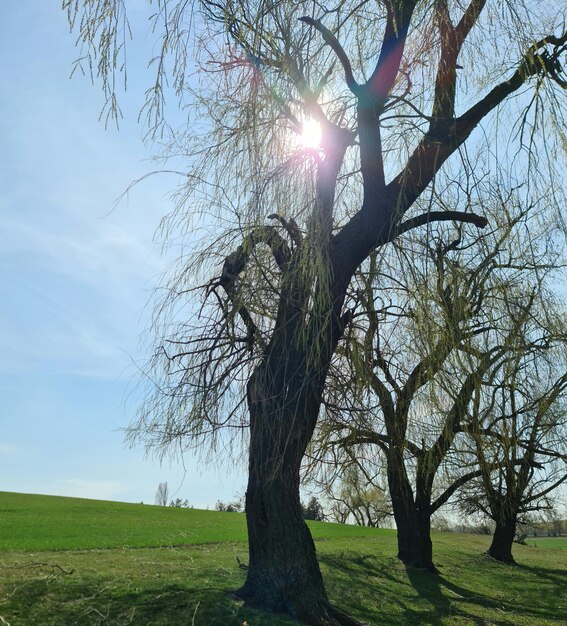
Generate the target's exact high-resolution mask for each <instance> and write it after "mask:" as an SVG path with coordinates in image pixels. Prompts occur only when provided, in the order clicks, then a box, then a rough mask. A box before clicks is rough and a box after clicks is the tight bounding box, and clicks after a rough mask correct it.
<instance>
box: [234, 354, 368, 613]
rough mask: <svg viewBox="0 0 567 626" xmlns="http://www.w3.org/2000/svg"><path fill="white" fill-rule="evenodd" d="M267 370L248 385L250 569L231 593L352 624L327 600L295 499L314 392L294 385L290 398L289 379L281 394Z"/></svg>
mask: <svg viewBox="0 0 567 626" xmlns="http://www.w3.org/2000/svg"><path fill="white" fill-rule="evenodd" d="M288 365H289V364H288ZM298 369H301V366H299V368H298ZM266 370H268V371H269V367H268V366H267V365H266V364H264V365H263V366H260V367H259V368H257V370H256V371H255V372H254V374H253V376H252V378H251V380H250V382H249V384H248V405H249V410H250V457H249V478H248V488H247V491H246V514H247V524H248V539H249V568H248V575H247V579H246V582H245V584H244V586H243V587H242V588H241V589H239V590H238V591H237V592H236V595H237V596H238V597H240V598H242V599H243V600H244V601H245V602H246V604H247V605H249V606H251V607H254V608H260V609H263V610H265V611H270V612H273V613H283V614H287V615H289V616H291V617H292V618H294V619H296V620H298V621H300V622H301V623H303V624H308V625H310V626H355V625H356V624H358V622H357V621H356V620H354V619H352V618H350V617H348V616H347V615H344V614H343V613H341V612H340V611H338V610H337V609H335V608H333V607H332V606H331V604H330V602H329V599H328V597H327V593H326V591H325V587H324V584H323V577H322V575H321V570H320V569H319V564H318V562H317V557H316V551H315V544H314V542H313V539H312V537H311V533H310V532H309V528H308V527H307V525H306V523H305V522H304V520H303V516H302V511H301V504H300V499H299V485H300V478H299V471H300V465H301V459H302V457H303V454H304V452H305V449H306V446H307V444H308V442H309V440H310V438H311V435H312V433H313V429H314V427H315V423H316V420H317V414H318V411H319V406H320V399H319V398H318V397H317V394H315V396H313V395H311V397H308V398H307V399H306V400H305V401H302V400H301V395H304V394H298V393H297V389H296V390H294V391H293V392H292V396H293V398H290V397H289V393H290V392H289V389H290V388H292V385H291V384H287V389H288V393H286V390H285V389H280V390H279V393H276V389H274V386H273V381H274V377H273V376H272V377H270V376H267V371H266ZM288 371H293V368H290V369H289V370H288ZM272 374H273V372H272ZM276 378H277V377H276ZM289 382H290V381H289V380H288V381H287V383H289ZM306 386H307V383H304V387H306ZM310 391H311V394H312V390H310ZM298 395H299V398H298ZM308 395H310V394H309V393H308ZM290 406H291V407H293V408H292V409H290V408H287V407H290Z"/></svg>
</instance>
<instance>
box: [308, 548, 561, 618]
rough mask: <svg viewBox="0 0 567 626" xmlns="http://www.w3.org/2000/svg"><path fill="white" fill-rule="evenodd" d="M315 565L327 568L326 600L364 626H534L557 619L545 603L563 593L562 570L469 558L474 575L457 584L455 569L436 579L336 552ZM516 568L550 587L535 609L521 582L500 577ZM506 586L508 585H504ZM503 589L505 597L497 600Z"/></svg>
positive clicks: (388, 561)
mask: <svg viewBox="0 0 567 626" xmlns="http://www.w3.org/2000/svg"><path fill="white" fill-rule="evenodd" d="M320 561H321V562H322V563H323V564H324V565H325V566H327V571H326V577H325V579H326V581H327V585H328V588H329V592H330V595H331V597H332V598H333V599H335V598H336V599H340V603H341V604H340V606H339V608H341V609H342V610H343V611H345V612H347V613H349V614H351V615H353V616H355V617H356V618H358V619H360V620H361V621H364V622H366V623H368V624H370V625H374V624H380V625H387V626H394V625H397V624H402V623H403V624H431V625H432V626H442V625H444V624H447V623H448V622H449V623H450V622H451V621H452V620H455V621H459V623H461V622H462V621H463V620H465V621H466V623H472V624H477V625H478V626H485V625H486V624H489V623H490V624H497V625H499V626H516V624H517V623H518V621H520V620H521V623H522V624H528V623H529V624H534V625H535V624H540V623H542V621H543V620H546V621H547V620H549V621H550V622H554V621H557V620H558V618H559V615H558V606H557V601H555V602H549V601H548V600H550V599H551V598H552V597H553V596H554V597H555V599H557V598H558V597H560V596H561V594H562V593H564V591H565V581H566V575H565V572H564V571H561V570H555V569H545V568H535V567H524V566H518V567H517V568H513V569H510V568H509V566H504V565H502V564H499V563H497V564H495V563H492V562H488V561H486V562H484V561H483V562H476V561H475V562H473V561H472V560H471V562H470V563H466V564H465V565H466V567H467V569H466V570H464V571H468V572H470V571H474V573H475V575H474V576H472V577H467V578H466V579H465V582H463V581H461V580H459V578H458V576H459V575H460V573H461V570H460V569H459V568H455V569H454V570H453V572H452V575H449V576H445V575H443V573H441V574H437V575H436V574H431V573H429V572H425V571H423V570H420V569H415V568H411V567H405V566H403V565H402V564H401V563H400V562H399V561H398V560H397V559H395V558H386V557H379V556H374V555H352V554H350V555H348V554H347V555H345V554H342V555H323V556H320ZM480 568H482V569H480ZM447 569H448V570H449V569H453V568H450V567H447ZM522 569H525V570H526V571H528V573H529V575H530V579H531V585H533V584H534V581H537V580H542V579H547V580H548V581H549V583H550V584H549V585H548V586H547V588H546V589H545V591H543V593H542V595H541V597H540V598H539V603H538V604H537V605H534V603H533V602H532V600H533V595H532V594H531V592H530V593H527V594H522V593H521V592H519V591H518V589H520V590H521V588H522V584H523V581H522V579H521V578H519V579H518V578H512V579H509V580H507V579H503V578H502V577H506V576H514V575H515V572H518V573H520V571H521V570H522ZM508 582H509V583H510V585H506V583H508ZM477 583H478V584H477ZM508 588H510V593H511V595H510V598H509V599H507V600H505V601H503V600H502V595H504V596H506V593H507V589H508ZM512 591H513V592H514V598H513V599H512ZM491 592H493V593H491ZM538 593H539V590H538ZM518 595H519V600H518Z"/></svg>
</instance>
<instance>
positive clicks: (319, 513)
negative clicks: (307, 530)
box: [301, 496, 325, 522]
mask: <svg viewBox="0 0 567 626" xmlns="http://www.w3.org/2000/svg"><path fill="white" fill-rule="evenodd" d="M301 510H302V513H303V519H310V520H315V521H316V522H323V521H324V520H325V513H324V511H323V506H322V504H321V503H320V502H319V500H317V498H316V497H315V496H311V497H310V498H309V501H308V502H307V504H303V502H302V503H301Z"/></svg>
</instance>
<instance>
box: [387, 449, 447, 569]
mask: <svg viewBox="0 0 567 626" xmlns="http://www.w3.org/2000/svg"><path fill="white" fill-rule="evenodd" d="M399 449H400V447H396V446H392V449H391V450H390V452H389V454H388V485H389V488H390V497H391V498H392V509H393V512H394V519H395V520H396V527H397V530H398V558H399V559H400V560H401V561H402V562H403V563H404V564H405V565H409V566H410V567H419V568H421V569H425V570H428V571H430V572H437V569H436V567H435V565H434V563H433V546H432V544H431V519H430V515H429V507H426V506H424V503H423V502H422V503H421V505H422V506H419V505H418V504H417V503H416V500H415V499H414V495H413V490H412V487H411V483H410V481H409V478H408V476H407V473H406V470H405V466H404V461H403V452H400V451H399Z"/></svg>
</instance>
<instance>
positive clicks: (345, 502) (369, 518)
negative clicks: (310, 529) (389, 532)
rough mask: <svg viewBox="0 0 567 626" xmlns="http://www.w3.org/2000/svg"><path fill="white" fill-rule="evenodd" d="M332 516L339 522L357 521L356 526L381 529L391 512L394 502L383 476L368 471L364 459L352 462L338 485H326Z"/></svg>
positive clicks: (329, 483) (330, 483)
mask: <svg viewBox="0 0 567 626" xmlns="http://www.w3.org/2000/svg"><path fill="white" fill-rule="evenodd" d="M325 495H326V497H327V499H328V500H329V502H330V511H329V516H330V518H331V519H332V520H333V521H334V522H337V523H339V524H346V523H347V522H349V521H351V522H352V521H354V523H355V524H356V525H357V526H369V527H371V528H379V527H380V526H381V525H382V524H383V523H384V521H385V520H386V519H389V518H390V517H391V516H392V515H393V513H392V503H391V501H390V498H389V494H388V490H387V487H386V486H385V485H384V481H383V477H382V476H381V475H380V471H379V472H378V474H376V473H375V472H373V473H372V474H371V473H370V472H368V471H366V468H365V467H364V465H363V463H362V462H361V460H357V461H356V463H355V464H352V465H349V466H348V467H347V468H346V469H345V471H344V472H343V473H342V476H341V480H340V482H339V484H338V485H337V486H335V485H334V484H333V483H332V482H328V483H327V484H326V485H325Z"/></svg>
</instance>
